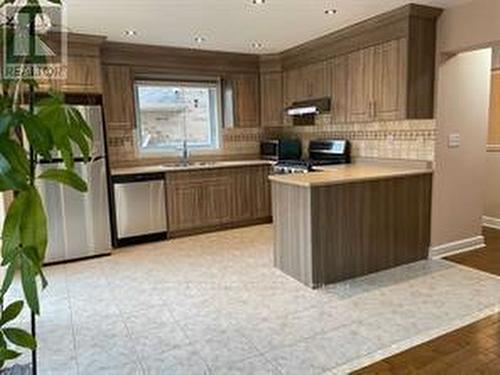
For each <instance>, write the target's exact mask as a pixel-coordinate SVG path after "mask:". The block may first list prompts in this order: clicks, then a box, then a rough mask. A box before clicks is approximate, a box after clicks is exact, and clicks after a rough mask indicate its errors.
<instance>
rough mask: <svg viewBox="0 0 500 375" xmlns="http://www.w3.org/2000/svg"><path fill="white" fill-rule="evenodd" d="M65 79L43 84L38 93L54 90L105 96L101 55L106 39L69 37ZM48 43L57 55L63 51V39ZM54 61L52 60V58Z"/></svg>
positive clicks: (73, 35)
mask: <svg viewBox="0 0 500 375" xmlns="http://www.w3.org/2000/svg"><path fill="white" fill-rule="evenodd" d="M67 40H68V55H67V60H66V67H65V68H66V69H65V70H66V77H65V79H49V80H40V81H39V87H38V89H37V90H38V91H41V92H45V91H48V90H50V89H55V90H58V91H62V92H64V93H75V94H101V93H102V74H101V52H100V47H101V44H102V43H103V42H104V38H101V37H95V36H89V35H75V34H69V35H68V36H67ZM45 42H46V43H47V44H48V45H49V46H50V47H51V48H53V49H54V50H55V51H57V50H59V47H58V45H59V44H60V36H56V35H52V36H51V37H49V39H47V40H45ZM48 60H49V61H50V57H48Z"/></svg>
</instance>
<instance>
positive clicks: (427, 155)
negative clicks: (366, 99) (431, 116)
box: [264, 116, 436, 161]
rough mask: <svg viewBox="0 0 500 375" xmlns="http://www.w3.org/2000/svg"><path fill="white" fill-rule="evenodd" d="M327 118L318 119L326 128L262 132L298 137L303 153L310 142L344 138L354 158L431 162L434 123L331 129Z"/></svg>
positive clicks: (433, 121) (293, 128) (434, 131)
mask: <svg viewBox="0 0 500 375" xmlns="http://www.w3.org/2000/svg"><path fill="white" fill-rule="evenodd" d="M329 117H330V116H321V117H320V118H321V120H320V119H318V123H320V124H321V123H326V125H315V126H298V127H284V128H267V129H265V130H264V132H265V137H266V138H273V137H278V136H288V137H298V138H300V139H301V140H302V143H303V147H304V150H303V151H304V153H306V152H307V144H308V143H309V140H311V139H315V138H346V139H349V140H350V141H351V142H352V146H353V155H354V156H356V157H370V158H388V159H408V160H426V161H433V160H434V146H435V142H436V122H435V120H403V121H386V122H370V123H352V124H335V125H331V124H329ZM325 118H326V120H325Z"/></svg>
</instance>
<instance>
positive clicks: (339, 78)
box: [331, 55, 348, 124]
mask: <svg viewBox="0 0 500 375" xmlns="http://www.w3.org/2000/svg"><path fill="white" fill-rule="evenodd" d="M347 75H348V57H347V55H344V56H339V57H336V58H334V59H333V60H332V61H331V82H332V85H331V100H332V111H331V115H332V122H333V123H340V124H341V123H345V122H346V121H347Z"/></svg>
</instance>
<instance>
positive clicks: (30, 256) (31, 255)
mask: <svg viewBox="0 0 500 375" xmlns="http://www.w3.org/2000/svg"><path fill="white" fill-rule="evenodd" d="M22 254H23V256H24V257H26V259H27V260H29V261H30V262H31V266H32V267H33V270H34V271H35V272H36V274H37V275H39V276H40V278H41V280H42V288H43V289H45V288H46V287H47V285H48V282H47V279H46V278H45V275H44V274H43V270H42V266H43V259H40V258H39V254H38V251H37V249H36V248H34V247H32V246H29V247H25V248H23V249H22Z"/></svg>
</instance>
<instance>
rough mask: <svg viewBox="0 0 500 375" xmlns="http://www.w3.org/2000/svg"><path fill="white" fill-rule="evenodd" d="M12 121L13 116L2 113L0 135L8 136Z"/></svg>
mask: <svg viewBox="0 0 500 375" xmlns="http://www.w3.org/2000/svg"><path fill="white" fill-rule="evenodd" d="M14 119H15V117H14V114H12V113H11V112H4V113H2V114H1V115H0V135H4V134H8V132H9V130H10V128H11V126H12V125H13V124H14Z"/></svg>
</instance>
